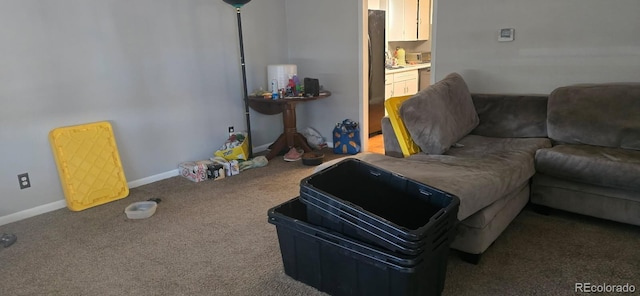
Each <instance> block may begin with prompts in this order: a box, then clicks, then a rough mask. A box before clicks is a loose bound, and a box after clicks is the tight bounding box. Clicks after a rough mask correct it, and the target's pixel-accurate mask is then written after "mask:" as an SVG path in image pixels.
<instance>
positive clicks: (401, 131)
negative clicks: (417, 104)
mask: <svg viewBox="0 0 640 296" xmlns="http://www.w3.org/2000/svg"><path fill="white" fill-rule="evenodd" d="M411 97H412V96H403V97H393V98H389V99H387V100H386V101H385V102H384V107H385V109H386V110H387V114H388V116H389V120H390V121H391V127H393V132H394V133H395V134H396V138H398V143H400V149H401V150H402V155H403V156H404V157H407V156H409V155H411V154H416V153H418V152H420V147H419V146H418V145H417V144H416V143H415V142H414V141H413V139H412V138H411V135H410V134H409V131H408V130H407V127H406V126H405V125H404V122H402V118H400V106H401V105H402V102H404V101H406V100H407V99H409V98H411Z"/></svg>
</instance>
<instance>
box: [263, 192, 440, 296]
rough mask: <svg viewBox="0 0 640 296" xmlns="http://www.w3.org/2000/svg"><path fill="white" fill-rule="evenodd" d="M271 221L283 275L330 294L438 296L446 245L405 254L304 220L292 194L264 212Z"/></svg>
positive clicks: (303, 209)
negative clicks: (381, 247)
mask: <svg viewBox="0 0 640 296" xmlns="http://www.w3.org/2000/svg"><path fill="white" fill-rule="evenodd" d="M268 216H269V223H271V224H274V225H275V226H276V230H277V233H278V242H279V244H280V252H281V254H282V262H283V265H284V271H285V274H287V275H288V276H290V277H292V278H293V279H295V280H298V281H301V282H303V283H305V284H308V285H310V286H312V287H315V288H316V289H318V290H320V291H323V292H326V293H329V294H331V295H440V294H441V293H442V290H443V289H444V281H445V277H446V269H447V256H448V253H449V247H448V245H443V246H442V247H441V248H438V249H436V250H434V251H433V252H430V253H428V254H426V253H425V255H423V256H405V255H401V254H397V253H393V252H389V251H386V250H384V249H380V248H376V247H374V246H370V245H367V244H365V243H362V242H359V241H357V240H354V239H351V238H348V237H346V236H343V235H340V234H339V233H335V232H332V231H330V230H327V229H325V228H323V227H320V226H317V225H312V224H309V223H308V222H307V209H306V205H305V204H303V203H302V202H301V201H300V199H299V198H294V199H292V200H289V201H287V202H285V203H283V204H281V205H278V206H276V207H273V208H271V209H270V210H269V211H268Z"/></svg>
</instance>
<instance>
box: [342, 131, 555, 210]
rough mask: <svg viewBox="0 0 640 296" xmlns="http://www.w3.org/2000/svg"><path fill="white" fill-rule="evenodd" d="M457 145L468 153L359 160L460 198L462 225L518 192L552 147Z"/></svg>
mask: <svg viewBox="0 0 640 296" xmlns="http://www.w3.org/2000/svg"><path fill="white" fill-rule="evenodd" d="M459 143H461V144H463V145H464V147H461V148H451V149H450V150H449V151H448V152H447V154H444V155H427V154H423V153H422V154H414V155H412V156H410V157H408V158H394V157H389V156H385V155H382V154H373V153H371V154H358V155H356V156H355V157H356V158H359V159H362V160H363V161H366V162H367V163H369V164H372V165H375V166H378V167H381V168H383V169H386V170H389V171H393V172H396V173H398V174H400V175H403V176H405V177H407V178H410V179H413V180H416V181H418V182H421V183H424V184H427V185H429V186H432V187H435V188H438V189H441V190H444V191H446V192H449V193H451V194H454V195H456V196H458V198H460V208H459V210H458V219H459V220H464V219H465V218H467V217H469V216H471V215H472V214H474V213H476V212H478V211H479V210H481V209H483V208H485V207H487V206H489V205H490V204H492V203H493V202H495V201H497V200H499V199H500V198H502V197H504V196H506V195H507V194H510V193H512V192H514V191H515V190H516V189H518V188H519V187H520V186H521V185H522V184H523V183H524V182H526V181H527V180H528V179H529V178H531V176H533V174H534V173H535V170H534V161H533V157H534V154H535V151H536V150H537V149H540V148H545V147H551V143H550V141H549V139H546V138H490V137H482V136H477V135H468V136H466V137H464V138H463V139H461V140H460V141H459Z"/></svg>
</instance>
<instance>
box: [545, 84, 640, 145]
mask: <svg viewBox="0 0 640 296" xmlns="http://www.w3.org/2000/svg"><path fill="white" fill-rule="evenodd" d="M547 112H548V115H547V132H548V134H549V138H551V139H552V140H554V141H556V142H560V143H568V144H588V145H595V146H603V147H618V148H624V149H634V150H640V83H615V84H614V83H610V84H590V85H574V86H565V87H560V88H557V89H555V90H554V91H553V92H551V94H550V95H549V102H548V105H547Z"/></svg>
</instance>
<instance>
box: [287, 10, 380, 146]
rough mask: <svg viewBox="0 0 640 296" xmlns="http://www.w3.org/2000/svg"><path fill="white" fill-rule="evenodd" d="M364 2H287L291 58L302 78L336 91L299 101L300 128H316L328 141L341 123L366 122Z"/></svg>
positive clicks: (288, 45) (298, 116)
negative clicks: (363, 49)
mask: <svg viewBox="0 0 640 296" xmlns="http://www.w3.org/2000/svg"><path fill="white" fill-rule="evenodd" d="M361 2H362V0H350V1H344V0H323V1H318V0H286V9H287V37H288V38H289V39H288V43H287V48H288V50H289V58H290V62H291V63H292V64H296V65H297V68H298V74H299V76H300V77H312V78H318V79H319V81H320V84H321V85H324V87H325V89H327V90H329V91H331V94H332V95H331V96H330V97H328V98H326V99H323V100H317V101H312V102H308V103H300V104H299V105H298V107H297V112H296V115H297V119H298V121H297V122H298V128H299V129H301V128H304V127H307V126H310V127H313V128H315V129H316V130H318V131H319V132H320V134H322V135H323V136H324V137H325V138H326V139H327V141H329V142H330V141H333V139H332V135H331V134H332V131H333V127H334V126H335V124H336V123H337V122H340V121H342V120H344V119H346V118H350V119H353V120H357V121H361V120H362V119H361V117H360V116H361V114H362V112H361V110H362V108H363V107H362V96H363V94H362V87H361V86H362V80H361V76H362V75H361V68H362V67H361V65H362V62H361V61H360V56H361V54H360V53H361V52H362V47H361V42H360V41H361V40H363V39H362V38H363V37H362V33H361V32H362V26H361V24H362V11H363V10H362V7H363V6H362V3H361ZM364 7H367V6H366V5H365V6H364Z"/></svg>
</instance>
